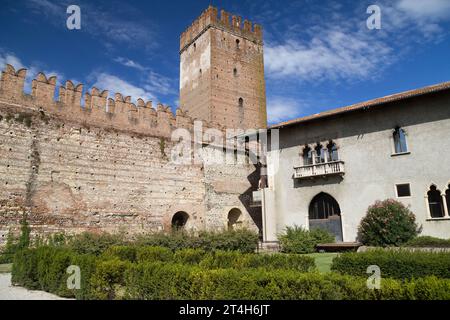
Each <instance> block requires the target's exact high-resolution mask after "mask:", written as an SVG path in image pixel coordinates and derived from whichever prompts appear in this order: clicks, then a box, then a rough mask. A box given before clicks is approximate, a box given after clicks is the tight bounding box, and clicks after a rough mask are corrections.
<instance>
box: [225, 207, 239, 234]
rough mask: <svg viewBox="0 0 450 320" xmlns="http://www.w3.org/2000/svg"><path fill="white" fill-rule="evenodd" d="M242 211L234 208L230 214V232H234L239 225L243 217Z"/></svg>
mask: <svg viewBox="0 0 450 320" xmlns="http://www.w3.org/2000/svg"><path fill="white" fill-rule="evenodd" d="M241 215H242V212H241V210H239V209H237V208H234V209H231V210H230V212H228V230H234V229H235V227H236V226H237V225H238V224H239V218H240V217H241Z"/></svg>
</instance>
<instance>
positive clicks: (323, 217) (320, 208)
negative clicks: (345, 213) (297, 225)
mask: <svg viewBox="0 0 450 320" xmlns="http://www.w3.org/2000/svg"><path fill="white" fill-rule="evenodd" d="M319 228H320V229H324V230H327V231H328V232H330V233H332V234H333V235H334V236H335V238H336V241H337V242H342V241H343V236H342V222H341V208H340V206H339V203H338V202H337V201H336V199H334V198H333V197H332V196H331V195H329V194H327V193H324V192H321V193H319V194H318V195H316V196H315V197H314V198H313V199H312V200H311V203H310V204H309V229H310V230H313V229H319Z"/></svg>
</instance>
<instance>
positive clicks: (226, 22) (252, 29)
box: [180, 6, 263, 53]
mask: <svg viewBox="0 0 450 320" xmlns="http://www.w3.org/2000/svg"><path fill="white" fill-rule="evenodd" d="M230 16H231V21H230ZM210 28H216V29H219V30H223V31H226V32H229V33H232V34H234V35H236V36H238V37H242V38H245V39H247V40H250V41H253V42H255V43H260V44H262V41H263V37H262V27H261V26H260V25H259V24H253V25H252V22H250V21H248V20H244V22H242V18H241V17H240V16H235V15H230V14H229V13H228V12H226V11H225V10H221V11H220V18H219V16H218V10H217V8H216V7H213V6H209V7H208V8H207V9H206V10H205V11H203V13H202V14H201V15H200V17H198V18H197V19H196V20H195V21H194V22H193V23H192V24H191V25H190V26H189V27H188V28H187V29H186V31H184V32H183V33H182V34H181V36H180V53H182V52H183V51H184V50H185V49H186V48H187V47H189V45H191V44H192V43H193V42H194V41H196V40H197V39H198V38H199V37H200V36H201V35H202V34H203V33H205V32H206V31H207V30H208V29H210Z"/></svg>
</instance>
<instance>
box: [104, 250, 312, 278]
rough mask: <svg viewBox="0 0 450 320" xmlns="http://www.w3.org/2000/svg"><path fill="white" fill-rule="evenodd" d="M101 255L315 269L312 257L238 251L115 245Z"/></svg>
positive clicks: (239, 266) (212, 264) (131, 259)
mask: <svg viewBox="0 0 450 320" xmlns="http://www.w3.org/2000/svg"><path fill="white" fill-rule="evenodd" d="M102 257H103V258H105V259H108V258H118V259H119V260H122V261H129V262H156V261H160V262H169V263H179V264H183V265H199V266H200V267H202V268H204V269H227V268H233V269H248V268H250V269H252V268H264V269H270V270H273V269H289V270H296V271H301V272H308V271H311V270H313V269H314V268H315V262H314V258H312V257H308V256H303V255H296V254H271V255H268V254H254V253H241V252H238V251H220V250H217V251H212V252H207V251H205V250H203V249H183V250H178V251H175V252H172V251H171V250H170V249H168V248H162V247H136V246H114V247H111V248H109V249H108V250H107V251H106V252H105V253H104V254H103V255H102Z"/></svg>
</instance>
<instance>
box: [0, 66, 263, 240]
mask: <svg viewBox="0 0 450 320" xmlns="http://www.w3.org/2000/svg"><path fill="white" fill-rule="evenodd" d="M24 77H25V71H23V70H21V71H19V72H17V73H16V71H15V70H14V69H13V68H12V67H11V66H8V67H7V69H6V70H5V71H4V72H3V74H2V82H1V87H0V119H1V121H0V232H1V233H2V234H3V235H5V234H6V233H7V232H8V230H9V229H10V228H16V229H17V227H18V224H19V221H20V219H21V217H22V214H23V213H24V212H27V213H28V219H29V221H30V223H31V225H32V227H33V230H34V231H35V232H38V233H51V232H57V231H63V230H64V231H67V232H81V231H83V230H91V231H108V232H117V231H120V230H123V231H125V232H129V233H145V232H150V231H156V230H168V229H170V228H171V223H172V217H173V216H174V214H175V213H177V212H180V211H182V212H186V213H187V214H188V215H189V219H188V221H187V223H186V228H188V229H193V230H202V229H216V228H224V227H226V226H227V219H228V218H227V216H228V212H229V211H230V210H232V209H234V208H237V209H239V210H240V211H241V212H242V217H241V219H240V223H241V225H243V226H246V227H250V228H256V224H259V221H258V217H257V216H255V215H254V214H252V216H251V215H250V214H249V212H251V209H250V208H249V206H248V203H249V200H250V199H249V198H248V199H247V198H242V196H241V195H242V193H243V192H245V191H246V190H251V189H252V188H253V187H252V185H251V183H250V182H249V181H248V179H247V177H248V176H251V175H252V173H253V172H255V167H254V166H253V165H251V164H245V161H243V159H241V158H242V157H244V154H243V153H242V152H239V158H240V159H239V162H241V163H243V164H241V165H239V164H235V165H230V166H226V165H224V164H220V165H208V164H206V165H205V164H203V163H201V164H191V165H176V164H174V163H173V162H172V161H170V155H171V150H172V149H173V146H174V143H175V142H172V141H171V139H170V133H171V132H172V130H174V129H176V128H179V127H186V128H190V129H192V128H193V123H192V119H190V118H189V117H188V116H187V115H186V113H185V112H183V111H181V110H179V111H177V115H176V116H174V115H173V114H172V113H171V111H170V110H169V109H168V108H167V107H163V106H159V108H158V110H154V109H150V106H148V105H147V106H145V105H142V106H135V105H134V104H132V103H130V102H128V103H127V102H122V98H121V96H120V95H116V97H117V99H116V100H115V101H112V100H110V101H109V102H110V103H111V104H110V106H111V105H113V106H115V107H116V108H115V110H114V112H119V113H118V114H116V113H113V112H112V110H111V109H109V110H108V109H107V108H106V106H105V101H106V95H105V94H103V97H102V94H98V90H97V89H93V90H92V91H91V92H92V94H86V95H85V101H86V102H90V104H89V103H86V104H85V106H84V107H81V106H80V104H79V103H78V99H79V98H81V91H76V90H72V91H70V94H71V96H70V97H71V98H69V100H64V99H63V98H67V95H66V96H64V94H62V95H60V100H59V101H58V102H55V101H53V94H52V91H53V90H54V84H55V83H56V79H49V80H47V79H46V78H45V76H44V75H42V74H41V75H40V76H39V77H38V78H40V79H41V81H38V80H35V81H34V82H33V91H32V95H31V96H29V95H25V94H23V92H22V86H23V79H24ZM44 79H45V80H44ZM67 87H69V88H72V86H70V85H69V86H67V85H66V88H62V90H61V91H62V92H64V91H65V90H66V92H67V91H68V90H67ZM75 95H77V98H74V99H73V98H72V97H73V96H75ZM92 97H95V99H93V98H92ZM125 100H129V101H130V99H129V98H127V99H125ZM118 105H119V106H120V109H118V108H117V106H118ZM87 106H92V109H91V110H89V109H88V108H89V107H87ZM125 108H129V110H128V115H127V114H126V111H125V110H124V109H125ZM130 109H131V110H132V111H130ZM134 109H136V111H135V110H134ZM143 109H145V110H143ZM118 110H120V111H118ZM131 112H135V113H136V115H133V116H130V115H129V113H131ZM123 114H125V115H123ZM149 115H150V116H149ZM147 116H149V117H148V118H146V117H147ZM177 125H178V126H177ZM205 127H208V124H207V123H205ZM205 153H206V152H203V154H205ZM220 153H221V154H223V149H220ZM238 186H239V187H238ZM247 208H249V211H247Z"/></svg>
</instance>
